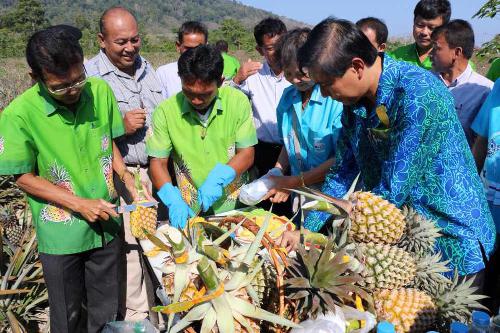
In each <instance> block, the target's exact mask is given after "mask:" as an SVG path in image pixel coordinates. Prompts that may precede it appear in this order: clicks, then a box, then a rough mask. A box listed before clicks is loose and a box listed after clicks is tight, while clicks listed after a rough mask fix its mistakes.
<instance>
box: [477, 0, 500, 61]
mask: <svg viewBox="0 0 500 333" xmlns="http://www.w3.org/2000/svg"><path fill="white" fill-rule="evenodd" d="M498 12H500V0H488V1H487V2H486V3H485V4H484V5H483V6H482V7H481V8H480V9H479V10H478V12H477V13H476V14H474V16H472V17H473V18H474V17H479V18H484V17H488V18H493V17H495V15H496V14H497V13H498ZM477 55H478V56H479V57H489V58H491V59H494V58H497V57H498V56H499V55H500V35H496V36H495V37H494V38H493V39H492V40H490V41H489V42H487V43H484V44H483V45H481V49H480V50H479V52H478V53H477Z"/></svg>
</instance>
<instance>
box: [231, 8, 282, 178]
mask: <svg viewBox="0 0 500 333" xmlns="http://www.w3.org/2000/svg"><path fill="white" fill-rule="evenodd" d="M284 33H286V26H285V24H284V23H283V22H282V21H281V20H280V19H277V18H271V17H269V18H266V19H264V20H262V21H260V22H259V24H257V25H256V26H255V28H254V37H255V41H256V43H257V46H256V50H257V51H258V52H259V54H260V55H261V56H263V57H264V59H265V61H264V62H263V63H260V62H258V61H252V60H251V59H249V60H248V61H247V62H245V63H243V64H242V65H241V67H240V69H239V71H238V73H237V74H236V75H235V77H234V78H233V82H232V83H231V85H233V86H235V87H237V88H238V89H240V90H241V91H243V92H244V93H245V94H246V95H247V96H248V97H249V98H250V101H251V103H252V109H253V117H254V122H255V128H256V129H257V138H258V140H259V143H258V144H257V145H256V146H255V166H256V167H257V169H258V172H259V175H260V176H261V175H264V174H265V173H267V171H269V170H270V169H271V168H273V167H274V164H275V162H276V160H277V159H278V156H279V153H280V151H281V144H280V142H281V141H282V140H281V138H280V137H279V133H278V125H277V122H278V121H277V118H276V108H277V106H278V103H279V101H280V99H281V95H283V91H284V90H285V88H287V87H288V86H290V82H288V81H287V80H286V79H285V76H284V75H283V71H282V69H281V68H280V66H279V62H278V61H277V59H276V57H275V50H274V47H275V44H276V42H277V41H278V39H279V38H280V36H281V35H283V34H284Z"/></svg>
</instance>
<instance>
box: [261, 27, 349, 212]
mask: <svg viewBox="0 0 500 333" xmlns="http://www.w3.org/2000/svg"><path fill="white" fill-rule="evenodd" d="M310 31H311V29H309V28H302V29H294V30H292V31H289V32H287V33H286V34H285V35H283V36H281V38H280V40H279V42H278V45H277V47H276V54H277V59H278V60H279V62H280V64H281V67H282V68H283V72H284V74H285V77H286V79H287V80H288V81H289V82H291V83H292V84H293V85H292V86H290V87H288V88H286V89H285V91H284V93H283V96H282V97H281V100H280V103H279V104H278V108H277V117H278V130H279V133H280V136H281V138H282V142H283V148H282V150H281V153H280V155H279V158H278V160H277V162H276V165H275V168H278V169H280V170H281V174H282V175H284V174H289V176H271V177H270V178H271V179H272V180H273V181H274V183H275V186H274V187H273V188H272V189H271V190H270V191H269V192H268V194H267V197H269V199H270V200H271V201H272V202H274V203H279V202H285V201H286V200H288V197H289V195H290V191H288V190H286V189H293V188H299V187H301V186H309V187H315V188H321V184H322V183H323V181H324V179H325V175H326V174H327V172H328V170H329V169H330V167H331V166H332V164H333V161H334V156H335V147H336V144H337V139H338V138H339V136H340V132H341V128H342V124H341V123H340V117H341V115H342V104H341V103H340V102H337V101H335V100H333V99H332V98H330V97H323V96H322V95H321V89H320V86H319V85H317V84H315V83H314V81H312V80H311V79H310V78H309V77H307V76H305V75H304V74H303V73H302V72H301V71H300V70H299V67H298V64H297V52H298V50H299V48H300V47H302V45H304V43H305V42H306V40H307V36H308V35H309V32H310ZM297 198H298V197H297ZM293 208H294V211H297V210H298V200H295V202H294V207H293Z"/></svg>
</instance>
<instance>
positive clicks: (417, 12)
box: [413, 0, 451, 24]
mask: <svg viewBox="0 0 500 333" xmlns="http://www.w3.org/2000/svg"><path fill="white" fill-rule="evenodd" d="M418 16H420V17H421V18H423V19H424V20H433V19H436V18H438V17H442V18H443V24H445V23H448V21H450V16H451V5H450V2H449V1H448V0H420V1H419V2H418V3H417V5H416V6H415V9H414V10H413V20H415V19H416V18H417V17H418Z"/></svg>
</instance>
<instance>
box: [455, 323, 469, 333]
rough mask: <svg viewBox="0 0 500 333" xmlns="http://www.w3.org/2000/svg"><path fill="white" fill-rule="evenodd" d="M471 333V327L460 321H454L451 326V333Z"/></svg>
mask: <svg viewBox="0 0 500 333" xmlns="http://www.w3.org/2000/svg"><path fill="white" fill-rule="evenodd" d="M467 332H469V327H468V326H467V325H465V324H463V323H459V322H458V321H454V322H453V323H451V325H450V333H467Z"/></svg>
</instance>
